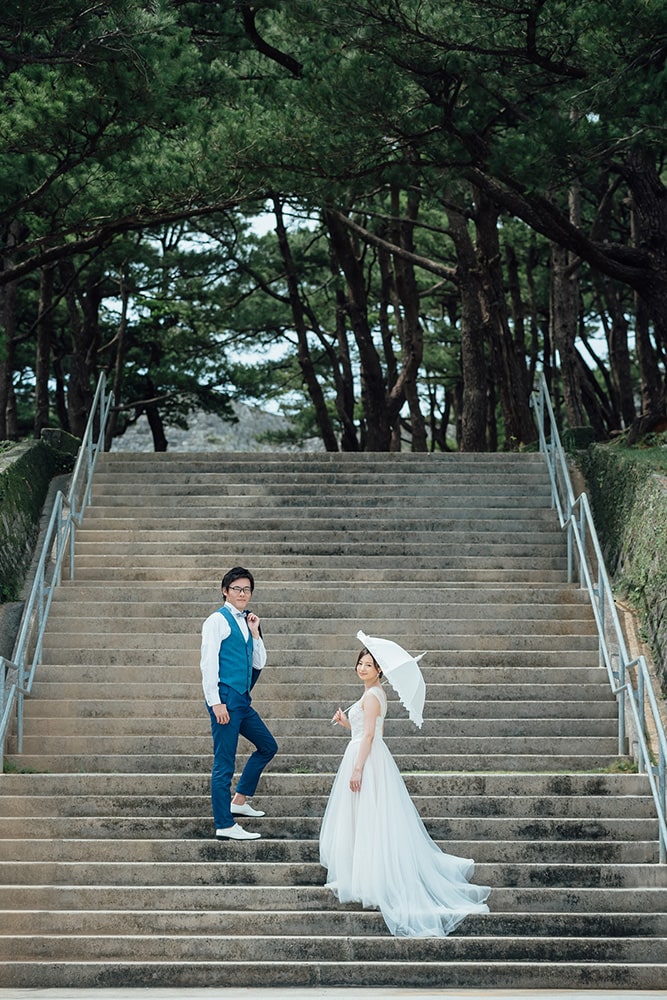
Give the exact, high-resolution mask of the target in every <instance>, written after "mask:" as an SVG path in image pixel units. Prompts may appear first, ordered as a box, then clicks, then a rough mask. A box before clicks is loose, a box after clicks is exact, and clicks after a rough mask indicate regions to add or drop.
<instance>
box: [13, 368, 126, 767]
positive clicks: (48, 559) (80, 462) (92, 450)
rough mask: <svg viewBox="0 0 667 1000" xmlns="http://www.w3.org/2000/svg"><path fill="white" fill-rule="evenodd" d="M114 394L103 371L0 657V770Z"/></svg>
mask: <svg viewBox="0 0 667 1000" xmlns="http://www.w3.org/2000/svg"><path fill="white" fill-rule="evenodd" d="M112 402H113V394H112V393H111V392H109V393H107V392H106V376H105V375H104V373H102V375H100V378H99V381H98V383H97V388H96V390H95V396H94V398H93V402H92V405H91V408H90V413H89V415H88V422H87V424H86V430H85V433H84V436H83V439H82V441H81V445H80V447H79V451H78V454H77V459H76V463H75V466H74V472H73V474H72V478H71V481H70V484H69V489H68V490H67V495H64V494H63V493H62V491H61V490H58V492H57V493H56V497H55V500H54V501H53V509H52V511H51V516H50V518H49V524H48V527H47V529H46V532H45V536H44V543H43V545H42V551H41V554H40V558H39V562H38V564H37V569H36V570H35V577H34V580H33V583H32V588H31V590H30V596H29V597H28V600H27V601H26V603H25V607H24V609H23V615H22V618H21V624H20V626H19V634H18V638H17V640H16V643H15V645H14V650H13V652H12V658H11V660H9V659H7V658H6V657H2V656H0V773H1V772H2V765H3V761H4V753H5V743H6V740H7V736H8V735H9V731H10V728H11V725H12V722H13V721H14V718H15V719H16V738H17V750H18V752H19V753H21V751H22V749H23V700H24V698H25V696H26V695H29V694H30V692H31V691H32V686H33V682H34V679H35V671H36V669H37V664H38V663H39V661H40V659H41V655H42V643H43V640H44V629H45V627H46V622H47V619H48V616H49V610H50V608H51V602H52V600H53V595H54V593H55V590H56V588H57V587H58V586H59V584H60V582H61V579H62V571H63V562H64V560H65V556H66V554H67V553H69V578H70V579H73V577H74V543H75V534H76V528H77V527H79V526H80V525H81V522H82V519H83V514H84V511H85V509H86V507H87V506H88V504H89V503H90V495H91V490H92V485H93V473H94V472H95V465H96V463H97V457H98V455H99V453H100V451H102V450H103V449H104V434H105V430H106V425H107V421H108V419H109V412H110V410H111V405H112Z"/></svg>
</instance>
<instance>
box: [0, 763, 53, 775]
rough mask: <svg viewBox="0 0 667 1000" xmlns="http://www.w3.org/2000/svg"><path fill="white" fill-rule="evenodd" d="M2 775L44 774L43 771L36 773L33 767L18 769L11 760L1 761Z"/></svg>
mask: <svg viewBox="0 0 667 1000" xmlns="http://www.w3.org/2000/svg"><path fill="white" fill-rule="evenodd" d="M2 773H3V774H44V773H45V772H44V771H36V770H35V768H34V767H19V765H18V764H16V763H15V762H14V761H13V760H5V761H3V766H2Z"/></svg>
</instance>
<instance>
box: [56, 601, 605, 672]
mask: <svg viewBox="0 0 667 1000" xmlns="http://www.w3.org/2000/svg"><path fill="white" fill-rule="evenodd" d="M483 610H484V609H480V608H477V609H476V613H477V616H478V617H472V616H471V617H463V618H456V617H454V615H453V614H451V611H450V615H451V617H450V616H449V615H448V616H447V618H441V619H438V620H433V619H431V618H429V617H428V612H425V614H424V618H423V620H421V621H419V622H418V623H415V621H410V620H408V621H401V620H400V619H398V620H397V619H396V618H388V617H385V615H386V612H385V613H384V615H383V617H382V618H379V617H375V618H374V620H373V628H374V629H375V631H376V632H377V633H379V634H381V635H384V636H391V637H393V638H395V639H396V640H397V641H398V640H399V639H402V638H403V637H404V636H412V639H411V641H413V639H417V638H419V637H420V636H423V637H427V636H434V635H435V636H437V637H438V638H440V637H442V638H443V639H444V637H445V636H448V635H466V634H467V633H468V632H471V633H473V634H474V635H481V634H485V633H489V634H492V635H504V634H509V635H513V634H518V635H523V633H524V632H525V631H530V632H537V633H538V634H539V635H562V634H567V635H570V636H579V635H593V634H595V635H597V630H596V626H595V622H594V621H592V620H591V617H590V615H584V614H583V613H582V612H581V610H580V612H579V614H580V616H579V617H574V616H568V617H565V618H564V620H561V619H560V618H555V619H554V618H553V617H549V616H547V615H542V616H540V617H537V618H529V617H528V616H527V615H526V616H525V617H519V616H516V615H514V616H510V617H505V616H500V615H485V614H483ZM74 611H75V609H71V611H70V614H69V615H68V616H67V617H59V619H58V621H57V622H55V621H54V622H53V624H52V626H51V628H50V629H49V636H50V637H51V636H60V635H64V636H68V635H69V636H72V635H73V636H81V637H86V636H90V635H93V634H98V635H107V634H118V633H123V634H124V635H126V636H129V635H140V634H143V633H148V634H150V635H154V636H155V635H160V634H161V635H162V636H163V637H164V639H163V641H164V642H170V641H171V637H172V636H179V635H187V636H188V638H191V636H192V634H193V632H194V631H195V629H197V631H198V628H197V627H198V626H199V627H200V626H201V623H200V621H199V620H198V619H195V620H194V621H193V619H192V618H191V617H189V616H187V615H181V616H179V617H173V618H168V617H150V616H148V615H146V617H138V616H129V617H125V616H114V617H110V616H104V615H101V616H100V617H98V618H94V617H90V618H83V617H76V616H75V615H74ZM471 611H472V609H471ZM257 613H258V614H260V616H261V614H262V609H261V607H259V606H257ZM283 614H284V611H283ZM375 614H376V615H377V611H376V612H375ZM363 620H364V619H363V618H362V616H361V615H360V614H359V615H357V616H355V617H350V618H346V617H341V616H339V617H337V618H335V619H333V618H332V617H331V616H327V617H323V618H317V617H313V616H308V617H307V616H306V615H304V621H307V628H308V632H309V634H320V633H321V634H323V635H350V634H354V633H352V631H351V630H352V629H353V628H354V626H355V625H356V624H357V622H359V621H363ZM267 628H268V629H270V637H271V639H272V640H273V638H274V637H275V636H277V635H281V634H285V633H287V634H289V636H290V638H291V639H292V641H293V634H294V619H293V618H284V617H279V618H271V619H270V621H269V624H268V626H267ZM416 630H418V632H419V635H416V634H415V633H416ZM268 635H269V632H268V631H267V637H268ZM167 636H169V639H167ZM426 666H427V665H426V664H424V667H426Z"/></svg>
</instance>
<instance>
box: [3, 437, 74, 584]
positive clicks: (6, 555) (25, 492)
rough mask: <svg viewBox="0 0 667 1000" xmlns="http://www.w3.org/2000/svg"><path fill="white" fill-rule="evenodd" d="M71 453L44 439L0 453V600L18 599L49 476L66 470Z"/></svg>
mask: <svg viewBox="0 0 667 1000" xmlns="http://www.w3.org/2000/svg"><path fill="white" fill-rule="evenodd" d="M73 462H74V459H73V456H72V455H71V454H70V453H69V452H67V451H63V450H60V449H57V448H54V447H52V446H51V445H48V444H46V443H45V442H44V441H34V442H30V443H23V444H17V445H14V446H13V447H12V448H10V449H9V450H3V451H2V453H1V454H0V602H5V601H16V600H18V598H19V596H20V593H21V589H22V587H23V582H24V580H25V576H26V573H27V571H28V567H29V566H30V560H31V558H32V553H33V548H34V545H35V541H36V539H37V534H38V530H39V518H40V515H41V512H42V507H43V505H44V500H45V498H46V494H47V491H48V488H49V483H50V481H51V479H52V478H53V476H55V475H58V474H59V473H62V472H67V471H69V470H70V469H71V468H72V466H73Z"/></svg>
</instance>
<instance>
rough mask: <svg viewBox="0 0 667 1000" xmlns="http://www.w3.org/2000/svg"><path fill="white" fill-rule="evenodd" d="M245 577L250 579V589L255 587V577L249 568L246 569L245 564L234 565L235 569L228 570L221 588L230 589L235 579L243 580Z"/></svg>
mask: <svg viewBox="0 0 667 1000" xmlns="http://www.w3.org/2000/svg"><path fill="white" fill-rule="evenodd" d="M243 577H247V578H248V580H250V590H251V591H253V590H254V589H255V578H254V576H253V575H252V573H251V572H250V570H249V569H245V568H244V567H243V566H234V568H233V569H230V570H228V571H227V572H226V573H225V575H224V576H223V578H222V583H221V584H220V589H221V590H229V588H230V586H231V584H232V583H234V580H241V579H243Z"/></svg>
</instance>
